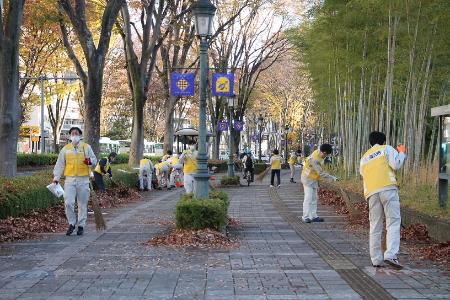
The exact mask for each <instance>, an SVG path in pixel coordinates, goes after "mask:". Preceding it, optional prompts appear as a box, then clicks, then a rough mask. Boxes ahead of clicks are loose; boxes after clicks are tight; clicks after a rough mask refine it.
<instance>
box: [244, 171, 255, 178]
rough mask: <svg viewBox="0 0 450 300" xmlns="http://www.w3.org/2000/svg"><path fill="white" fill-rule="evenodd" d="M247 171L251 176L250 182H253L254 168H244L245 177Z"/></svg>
mask: <svg viewBox="0 0 450 300" xmlns="http://www.w3.org/2000/svg"><path fill="white" fill-rule="evenodd" d="M247 171H250V176H251V178H250V179H251V181H254V180H255V169H254V168H245V169H244V174H245V176H247Z"/></svg>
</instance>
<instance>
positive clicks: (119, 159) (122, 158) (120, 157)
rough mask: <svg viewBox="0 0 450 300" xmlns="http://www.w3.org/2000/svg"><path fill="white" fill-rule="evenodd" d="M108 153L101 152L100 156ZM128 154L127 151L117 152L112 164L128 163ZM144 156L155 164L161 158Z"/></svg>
mask: <svg viewBox="0 0 450 300" xmlns="http://www.w3.org/2000/svg"><path fill="white" fill-rule="evenodd" d="M108 155H109V153H106V154H102V155H101V157H106V156H108ZM129 157H130V155H129V154H128V153H122V154H117V156H116V159H115V160H114V164H116V165H119V164H128V159H129ZM144 158H148V159H150V160H151V161H152V163H153V164H157V163H158V162H159V161H160V160H161V158H162V157H161V156H144Z"/></svg>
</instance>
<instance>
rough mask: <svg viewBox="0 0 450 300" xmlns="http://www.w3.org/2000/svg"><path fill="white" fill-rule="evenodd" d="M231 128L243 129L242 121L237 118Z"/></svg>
mask: <svg viewBox="0 0 450 300" xmlns="http://www.w3.org/2000/svg"><path fill="white" fill-rule="evenodd" d="M233 125H234V126H233V128H234V130H236V131H242V130H244V122H243V121H239V120H234V124H233Z"/></svg>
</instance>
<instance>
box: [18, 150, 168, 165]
mask: <svg viewBox="0 0 450 300" xmlns="http://www.w3.org/2000/svg"><path fill="white" fill-rule="evenodd" d="M108 155H109V153H102V154H101V155H100V157H97V159H100V158H102V157H106V156H108ZM128 158H129V154H127V153H125V154H118V155H117V157H116V160H115V161H114V164H127V163H128ZM145 158H148V159H150V160H151V161H152V162H153V164H156V163H158V162H159V160H160V159H161V156H146V157H145ZM57 160H58V154H55V153H45V154H37V153H34V154H26V153H18V154H17V166H18V167H25V166H30V167H35V166H51V165H54V164H56V161H57Z"/></svg>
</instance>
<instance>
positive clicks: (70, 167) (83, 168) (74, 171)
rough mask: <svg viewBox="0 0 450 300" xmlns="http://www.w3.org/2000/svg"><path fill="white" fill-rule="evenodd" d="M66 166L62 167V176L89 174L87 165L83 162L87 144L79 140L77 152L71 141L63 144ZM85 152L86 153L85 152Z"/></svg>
mask: <svg viewBox="0 0 450 300" xmlns="http://www.w3.org/2000/svg"><path fill="white" fill-rule="evenodd" d="M63 150H64V151H65V160H66V166H65V167H64V176H66V177H74V176H89V166H88V165H86V164H85V163H84V159H85V158H86V156H85V155H87V151H88V150H87V144H85V143H82V142H80V144H79V146H78V152H75V151H74V150H75V148H74V146H73V144H72V143H70V144H67V145H65V146H64V148H63ZM85 153H86V154H85Z"/></svg>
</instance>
